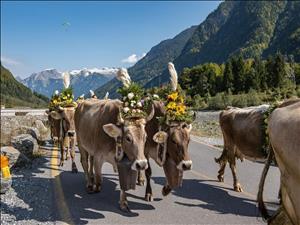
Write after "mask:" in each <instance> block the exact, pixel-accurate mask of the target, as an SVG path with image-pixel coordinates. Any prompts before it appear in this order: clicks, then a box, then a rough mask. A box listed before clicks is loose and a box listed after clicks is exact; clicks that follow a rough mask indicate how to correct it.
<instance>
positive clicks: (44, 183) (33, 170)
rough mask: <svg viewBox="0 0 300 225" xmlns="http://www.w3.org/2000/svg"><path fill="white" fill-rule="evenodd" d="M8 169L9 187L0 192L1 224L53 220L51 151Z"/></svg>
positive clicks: (9, 224)
mask: <svg viewBox="0 0 300 225" xmlns="http://www.w3.org/2000/svg"><path fill="white" fill-rule="evenodd" d="M41 151H42V153H43V156H41V157H39V158H36V159H34V160H33V161H32V164H31V165H27V166H26V167H22V168H20V169H18V168H14V169H12V170H11V174H12V187H11V188H10V189H9V190H8V191H7V192H6V193H5V194H2V195H1V224H3V225H6V224H7V225H11V224H54V221H55V216H54V214H53V211H54V210H53V207H54V204H53V193H52V187H53V180H52V179H51V165H50V158H51V155H50V154H51V151H50V150H41Z"/></svg>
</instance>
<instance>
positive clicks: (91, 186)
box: [86, 185, 94, 194]
mask: <svg viewBox="0 0 300 225" xmlns="http://www.w3.org/2000/svg"><path fill="white" fill-rule="evenodd" d="M86 191H87V193H88V194H93V193H94V190H93V185H88V186H87V187H86Z"/></svg>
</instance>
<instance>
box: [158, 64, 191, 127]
mask: <svg viewBox="0 0 300 225" xmlns="http://www.w3.org/2000/svg"><path fill="white" fill-rule="evenodd" d="M168 69H169V73H170V76H171V77H170V86H171V89H169V91H168V92H167V93H165V96H164V103H165V106H166V115H165V116H164V117H160V118H159V120H160V122H161V123H167V124H168V123H169V122H171V121H176V122H187V123H191V122H192V121H193V120H194V119H193V117H194V115H193V112H192V111H191V110H189V109H188V108H187V106H186V105H185V96H184V94H183V93H182V91H181V90H179V88H178V76H177V72H176V69H175V67H174V64H173V63H171V62H169V64H168Z"/></svg>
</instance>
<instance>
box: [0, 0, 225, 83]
mask: <svg viewBox="0 0 300 225" xmlns="http://www.w3.org/2000/svg"><path fill="white" fill-rule="evenodd" d="M219 4H220V2H219V1H199V2H196V1H191V2H180V1H174V2H173V1H164V2H158V1H153V2H151V1H141V2H136V1H133V2H130V1H128V2H117V1H114V2H98V1H90V2H86V1H85V2H83V1H74V2H72V1H65V2H64V1H62V2H58V1H53V2H51V1H47V2H45V1H43V2H42V1H40V2H38V1H32V2H30V1H15V2H10V1H1V62H2V64H3V65H4V66H5V67H7V68H8V69H9V70H10V71H11V72H12V73H13V74H14V75H15V76H20V77H21V78H25V77H28V76H29V75H31V74H32V73H34V72H39V71H42V70H44V69H48V68H55V69H58V70H59V71H69V70H73V69H82V68H95V67H96V68H102V67H130V66H132V65H134V63H136V61H137V60H139V59H141V58H142V57H143V56H144V55H145V54H146V53H147V52H148V51H149V50H150V49H151V48H152V47H153V46H155V45H157V44H158V43H160V42H161V41H163V40H165V39H168V38H173V37H174V36H176V35H177V34H178V33H180V32H181V31H183V30H184V29H186V28H188V27H190V26H192V25H198V24H200V23H201V22H202V21H203V20H205V18H206V17H207V16H208V14H209V13H210V12H212V11H213V10H215V9H216V8H217V7H218V5H219Z"/></svg>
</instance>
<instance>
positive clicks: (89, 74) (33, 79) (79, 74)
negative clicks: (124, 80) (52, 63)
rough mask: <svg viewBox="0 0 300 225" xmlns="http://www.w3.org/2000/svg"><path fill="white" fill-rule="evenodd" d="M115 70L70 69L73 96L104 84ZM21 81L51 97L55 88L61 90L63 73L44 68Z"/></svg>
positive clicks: (112, 75) (113, 74)
mask: <svg viewBox="0 0 300 225" xmlns="http://www.w3.org/2000/svg"><path fill="white" fill-rule="evenodd" d="M116 72H117V69H115V68H102V69H97V68H94V69H82V70H72V71H70V72H69V73H70V77H71V86H72V87H73V91H74V95H75V98H77V97H78V96H80V95H82V94H86V93H88V92H89V90H95V89H96V88H98V87H99V86H101V85H103V84H105V83H106V82H108V81H109V80H111V79H112V78H113V77H114V76H115V74H116ZM22 82H23V84H24V85H26V86H27V87H29V88H30V89H31V90H34V91H36V92H38V93H41V94H43V95H45V96H47V97H51V96H52V95H53V93H54V91H55V90H59V91H60V90H62V88H63V75H62V73H61V72H59V71H57V70H56V69H46V70H44V71H41V72H39V73H33V74H32V75H31V76H29V77H28V78H26V79H24V80H23V81H22Z"/></svg>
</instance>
